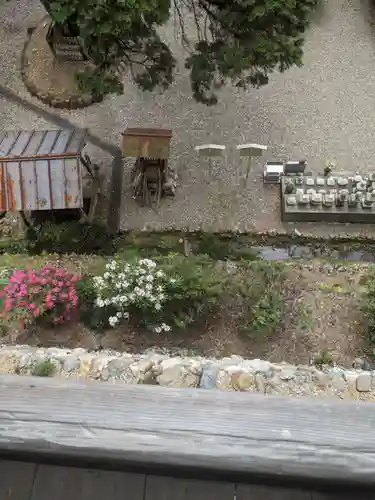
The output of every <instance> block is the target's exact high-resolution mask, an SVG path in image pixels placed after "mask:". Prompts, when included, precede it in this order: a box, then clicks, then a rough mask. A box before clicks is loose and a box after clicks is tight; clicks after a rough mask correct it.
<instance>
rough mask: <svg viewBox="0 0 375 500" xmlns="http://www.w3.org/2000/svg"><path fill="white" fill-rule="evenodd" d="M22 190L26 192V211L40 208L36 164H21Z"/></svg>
mask: <svg viewBox="0 0 375 500" xmlns="http://www.w3.org/2000/svg"><path fill="white" fill-rule="evenodd" d="M21 179H22V184H21V185H22V189H23V191H24V193H25V194H24V196H23V200H24V208H23V209H24V210H25V211H29V210H35V207H37V206H38V190H37V183H36V173H35V162H33V161H23V162H21Z"/></svg>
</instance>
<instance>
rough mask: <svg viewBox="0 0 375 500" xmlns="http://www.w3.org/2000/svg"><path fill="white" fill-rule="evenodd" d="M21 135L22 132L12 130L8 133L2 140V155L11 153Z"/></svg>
mask: <svg viewBox="0 0 375 500" xmlns="http://www.w3.org/2000/svg"><path fill="white" fill-rule="evenodd" d="M19 135H20V132H13V131H10V132H7V133H6V136H5V137H4V139H3V140H2V141H1V148H0V157H1V156H7V155H8V154H9V151H11V150H12V147H13V144H14V143H15V142H16V140H17V137H18V136H19Z"/></svg>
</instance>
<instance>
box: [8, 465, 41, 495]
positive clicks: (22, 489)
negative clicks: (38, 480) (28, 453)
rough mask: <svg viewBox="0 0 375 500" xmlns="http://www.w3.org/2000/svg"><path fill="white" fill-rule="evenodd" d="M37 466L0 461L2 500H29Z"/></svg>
mask: <svg viewBox="0 0 375 500" xmlns="http://www.w3.org/2000/svg"><path fill="white" fill-rule="evenodd" d="M35 471H36V465H35V464H32V463H25V462H13V461H8V460H1V461H0V500H29V499H30V495H31V491H32V487H33V481H34V475H35Z"/></svg>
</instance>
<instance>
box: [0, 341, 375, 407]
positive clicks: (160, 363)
mask: <svg viewBox="0 0 375 500" xmlns="http://www.w3.org/2000/svg"><path fill="white" fill-rule="evenodd" d="M46 361H47V362H48V365H49V366H48V368H49V369H50V370H49V371H51V368H53V373H51V374H50V375H53V376H58V377H64V378H76V379H95V380H102V381H106V382H111V383H117V382H120V383H121V382H123V383H128V384H157V385H161V386H164V387H201V388H204V389H214V388H218V389H226V390H237V391H250V392H260V393H262V394H278V395H282V396H333V397H338V398H340V399H361V400H367V401H373V400H374V399H375V371H367V370H363V369H361V368H360V366H362V365H361V362H360V361H359V362H358V364H357V366H358V369H354V368H353V369H350V370H348V369H344V368H340V367H327V368H323V369H321V370H320V369H317V368H316V367H314V366H302V365H301V366H294V365H289V364H287V363H280V364H276V363H270V362H268V361H262V360H259V359H251V360H246V359H243V358H241V357H240V356H231V357H228V358H223V359H219V360H217V359H207V358H200V357H194V358H192V357H172V356H170V355H168V354H164V353H159V352H157V351H149V352H146V353H145V354H142V355H132V354H127V353H117V352H113V351H101V352H87V351H86V350H84V349H81V348H77V349H73V350H68V349H59V348H55V347H53V348H48V349H44V348H33V347H30V346H14V347H10V346H2V347H0V374H5V373H12V374H19V375H35V374H37V373H39V374H40V373H43V370H40V369H39V370H38V367H39V368H40V367H41V366H43V364H46V363H45V362H46ZM52 365H53V366H52Z"/></svg>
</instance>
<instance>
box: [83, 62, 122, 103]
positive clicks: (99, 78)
mask: <svg viewBox="0 0 375 500" xmlns="http://www.w3.org/2000/svg"><path fill="white" fill-rule="evenodd" d="M76 79H77V83H78V87H79V89H80V90H81V92H83V93H84V94H89V95H92V96H93V97H94V98H95V99H97V100H99V99H101V98H102V97H103V96H105V95H107V94H119V95H120V94H122V93H123V90H124V88H123V85H122V83H121V81H120V80H119V78H118V76H117V75H116V73H115V72H114V71H113V70H110V69H105V68H100V67H95V68H91V69H87V70H86V71H81V72H79V73H77V74H76Z"/></svg>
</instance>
